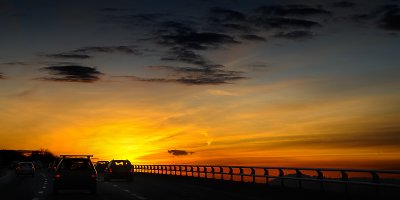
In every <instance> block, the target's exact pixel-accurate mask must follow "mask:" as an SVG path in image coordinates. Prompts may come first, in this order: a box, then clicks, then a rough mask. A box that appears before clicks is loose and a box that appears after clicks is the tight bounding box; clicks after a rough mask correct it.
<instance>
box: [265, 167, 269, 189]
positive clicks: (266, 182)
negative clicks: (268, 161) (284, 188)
mask: <svg viewBox="0 0 400 200" xmlns="http://www.w3.org/2000/svg"><path fill="white" fill-rule="evenodd" d="M264 177H265V184H267V185H269V173H268V169H267V168H264Z"/></svg>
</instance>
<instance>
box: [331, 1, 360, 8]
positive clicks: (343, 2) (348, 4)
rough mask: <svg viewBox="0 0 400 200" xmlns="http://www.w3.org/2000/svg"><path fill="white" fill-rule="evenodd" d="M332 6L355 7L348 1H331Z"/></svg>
mask: <svg viewBox="0 0 400 200" xmlns="http://www.w3.org/2000/svg"><path fill="white" fill-rule="evenodd" d="M332 6H334V7H337V8H354V7H356V4H355V3H353V2H350V1H338V2H334V3H332Z"/></svg>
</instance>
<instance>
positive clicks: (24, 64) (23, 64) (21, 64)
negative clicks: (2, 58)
mask: <svg viewBox="0 0 400 200" xmlns="http://www.w3.org/2000/svg"><path fill="white" fill-rule="evenodd" d="M2 64H4V65H12V66H14V65H20V66H27V65H32V63H28V62H22V61H15V62H5V63H2Z"/></svg>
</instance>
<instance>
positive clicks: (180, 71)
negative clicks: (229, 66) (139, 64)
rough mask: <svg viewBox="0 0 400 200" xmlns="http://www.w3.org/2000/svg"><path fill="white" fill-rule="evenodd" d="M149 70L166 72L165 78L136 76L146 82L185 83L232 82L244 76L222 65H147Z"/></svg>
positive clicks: (216, 83) (209, 83)
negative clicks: (199, 66)
mask: <svg viewBox="0 0 400 200" xmlns="http://www.w3.org/2000/svg"><path fill="white" fill-rule="evenodd" d="M147 68H148V69H150V70H161V71H165V72H167V73H168V77H167V78H138V77H136V79H137V80H140V81H147V82H175V83H181V84H185V85H218V84H226V83H232V82H234V81H238V80H241V79H245V78H246V77H244V76H242V72H239V71H231V70H226V69H224V66H222V65H214V66H208V67H202V68H191V67H173V66H149V67H147Z"/></svg>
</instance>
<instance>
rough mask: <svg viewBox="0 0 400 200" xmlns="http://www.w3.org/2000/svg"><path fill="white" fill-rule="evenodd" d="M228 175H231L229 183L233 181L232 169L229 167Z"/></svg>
mask: <svg viewBox="0 0 400 200" xmlns="http://www.w3.org/2000/svg"><path fill="white" fill-rule="evenodd" d="M229 174H230V175H231V181H233V168H232V167H229Z"/></svg>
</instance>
